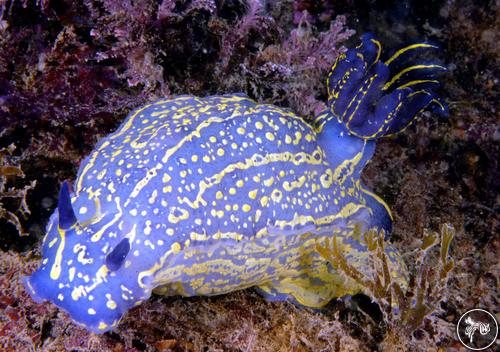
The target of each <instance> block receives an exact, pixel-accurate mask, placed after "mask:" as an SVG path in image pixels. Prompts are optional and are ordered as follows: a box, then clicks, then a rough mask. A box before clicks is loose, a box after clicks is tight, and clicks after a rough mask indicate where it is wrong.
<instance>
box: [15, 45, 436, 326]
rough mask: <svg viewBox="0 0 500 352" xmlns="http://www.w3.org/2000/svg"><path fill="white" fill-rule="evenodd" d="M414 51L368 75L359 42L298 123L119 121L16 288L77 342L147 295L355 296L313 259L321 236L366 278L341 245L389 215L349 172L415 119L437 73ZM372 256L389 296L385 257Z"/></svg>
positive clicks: (391, 252) (216, 107) (181, 103)
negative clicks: (56, 315)
mask: <svg viewBox="0 0 500 352" xmlns="http://www.w3.org/2000/svg"><path fill="white" fill-rule="evenodd" d="M435 48H436V46H434V45H432V44H429V43H417V44H413V45H410V46H407V47H405V48H402V49H400V50H398V51H397V52H396V53H394V54H393V55H392V56H390V57H389V58H388V59H387V60H386V61H381V54H382V53H381V51H382V48H381V44H380V43H379V42H378V41H377V40H376V39H375V38H374V37H373V36H371V35H365V36H363V38H362V44H361V45H360V46H359V47H358V48H356V49H352V50H349V51H348V52H347V53H345V54H341V55H340V56H339V58H338V59H337V61H336V62H335V64H334V65H333V67H332V70H331V72H330V74H329V75H328V77H327V88H328V108H327V109H326V110H324V111H322V112H321V113H319V114H318V115H317V116H316V117H315V118H314V119H312V120H311V121H305V120H304V119H302V118H300V117H299V116H297V115H295V114H294V113H292V112H290V111H288V110H284V109H281V108H278V107H276V106H273V105H268V104H257V103H256V102H254V101H253V100H251V99H250V98H248V97H246V96H245V95H241V94H234V95H221V96H210V97H205V98H199V97H194V96H187V95H186V96H177V97H174V98H172V99H160V100H158V101H155V102H152V103H150V104H147V105H145V106H143V107H140V108H138V109H136V110H134V111H133V112H132V113H131V114H130V115H129V116H128V118H127V119H126V120H125V121H124V122H123V124H122V125H121V126H120V127H119V128H118V130H117V131H116V132H114V133H112V134H111V135H109V136H107V137H106V138H103V139H102V140H101V141H100V142H99V144H98V145H97V147H96V148H95V149H94V151H93V152H92V153H91V154H90V155H89V156H88V157H87V159H85V161H84V162H83V163H82V165H81V166H80V170H79V173H78V176H77V179H76V181H75V183H74V192H73V193H70V190H69V186H68V184H67V183H66V182H65V183H63V185H62V187H61V190H60V194H59V203H58V208H57V211H56V212H55V213H54V214H53V215H52V216H51V218H50V221H49V224H48V226H47V234H46V237H45V239H44V242H43V249H42V252H43V260H42V263H41V266H40V268H39V269H38V270H37V271H36V272H34V273H33V274H32V275H31V276H30V277H28V278H26V280H25V283H26V287H27V289H28V291H29V292H30V294H31V296H32V297H33V299H34V300H36V301H39V302H41V301H44V300H49V301H51V302H53V303H54V304H56V305H57V306H59V307H61V308H62V309H64V310H66V311H67V312H68V313H69V314H70V315H71V317H72V318H73V320H74V321H75V322H77V323H78V324H80V325H83V326H85V327H86V328H87V329H88V330H90V331H93V332H98V333H102V332H105V331H108V330H110V329H113V328H114V327H115V326H116V325H117V324H118V322H119V321H120V319H121V318H122V317H123V315H124V314H125V313H126V312H127V311H128V310H129V309H131V308H132V307H134V306H137V305H140V304H141V303H142V302H144V300H146V299H148V298H149V297H150V295H151V293H152V292H155V293H159V294H163V295H182V296H194V295H216V294H222V293H227V292H231V291H235V290H239V289H244V288H247V287H252V286H255V287H257V289H258V291H259V293H261V294H262V295H263V296H264V297H265V298H266V299H267V300H270V301H291V302H294V303H296V304H299V305H303V306H308V307H322V306H324V305H326V304H327V303H328V302H329V301H330V300H331V299H332V298H334V297H339V296H343V295H346V294H351V293H354V292H357V291H359V287H351V286H349V285H347V284H346V283H345V282H344V280H343V278H342V277H341V275H340V274H339V272H338V271H337V270H336V269H335V268H334V266H332V265H329V264H328V263H327V260H325V258H324V257H323V256H322V253H321V251H319V250H318V247H317V245H318V244H320V245H321V244H326V243H328V241H329V239H330V238H332V236H333V234H335V236H336V237H337V238H341V239H342V247H343V252H344V253H345V256H346V257H347V258H348V259H349V260H350V261H351V263H355V264H354V265H355V266H356V267H358V268H361V269H360V270H362V268H363V267H367V260H368V258H369V255H368V254H369V253H368V252H369V251H368V250H367V247H366V246H364V245H362V244H361V242H360V240H359V238H355V237H353V234H356V233H358V232H356V231H358V230H359V231H362V232H360V233H364V232H365V231H377V232H379V231H384V232H385V233H387V234H389V233H390V232H391V226H392V215H391V213H390V210H389V208H388V206H387V204H386V203H385V202H384V201H383V200H382V199H381V198H380V197H378V196H377V195H376V194H374V193H373V192H371V191H370V190H368V189H367V188H366V187H365V186H364V185H363V184H362V182H361V180H360V174H361V171H362V170H363V168H364V166H365V165H366V163H367V162H368V161H369V160H370V159H371V157H372V155H373V153H374V150H375V144H376V140H377V139H379V138H381V137H384V136H389V135H393V134H396V133H398V132H400V131H401V130H403V129H405V128H406V127H407V126H408V125H409V124H410V123H411V122H412V121H413V119H414V117H415V115H416V114H417V113H418V112H420V111H421V110H423V109H425V108H426V107H428V106H429V105H433V106H435V107H437V109H438V110H439V111H441V112H445V110H446V108H445V106H444V104H443V103H441V102H440V100H439V99H438V98H437V97H436V96H435V94H434V93H433V87H435V86H436V85H437V83H438V81H437V80H436V78H435V75H436V73H437V72H438V71H442V70H444V67H443V66H441V65H439V64H436V63H414V62H413V60H412V58H413V56H414V55H415V54H417V53H419V52H420V51H423V50H427V49H435ZM384 254H385V255H386V256H387V259H388V260H389V262H390V263H391V265H390V266H391V268H392V269H391V275H392V276H393V277H394V278H395V279H398V280H401V281H402V282H404V281H405V280H406V279H405V273H404V268H403V266H402V261H401V259H400V256H399V254H398V253H397V251H396V250H395V249H394V248H393V247H392V246H391V245H389V244H386V245H385V246H384Z"/></svg>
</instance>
